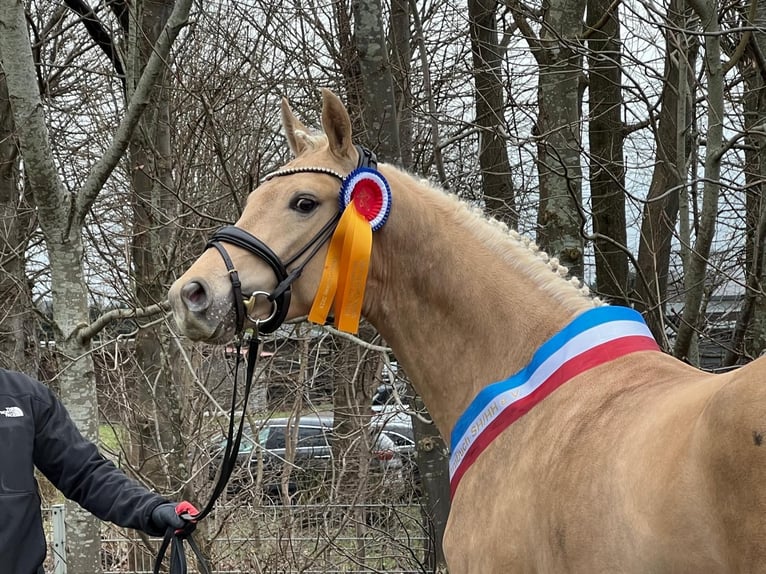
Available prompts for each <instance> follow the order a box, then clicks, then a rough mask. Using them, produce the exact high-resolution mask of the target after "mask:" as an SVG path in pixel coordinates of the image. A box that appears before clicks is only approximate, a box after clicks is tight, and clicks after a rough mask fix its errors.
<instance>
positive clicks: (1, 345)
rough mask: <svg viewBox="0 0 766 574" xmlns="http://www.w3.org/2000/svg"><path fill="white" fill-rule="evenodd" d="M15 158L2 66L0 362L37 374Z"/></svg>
mask: <svg viewBox="0 0 766 574" xmlns="http://www.w3.org/2000/svg"><path fill="white" fill-rule="evenodd" d="M0 61H2V56H0ZM19 160H20V157H19V150H18V142H17V141H16V137H15V135H14V125H13V112H12V110H11V102H10V99H9V97H8V88H7V86H6V82H5V74H4V73H3V71H2V69H1V68H0V222H1V225H0V366H3V367H5V368H6V369H13V370H17V371H23V372H26V373H29V374H30V375H35V374H36V365H35V358H36V356H37V348H38V345H37V343H38V341H37V338H38V336H37V333H36V332H35V326H36V324H37V322H36V321H35V318H34V314H33V309H32V293H31V289H30V286H29V283H28V282H27V279H26V275H25V272H24V271H25V264H26V257H25V253H26V250H27V238H28V234H29V233H28V230H29V228H30V220H32V214H33V212H32V210H31V209H29V207H28V206H27V205H26V201H25V199H24V198H23V196H22V193H21V190H20V186H21V180H20V178H19V163H20V162H19Z"/></svg>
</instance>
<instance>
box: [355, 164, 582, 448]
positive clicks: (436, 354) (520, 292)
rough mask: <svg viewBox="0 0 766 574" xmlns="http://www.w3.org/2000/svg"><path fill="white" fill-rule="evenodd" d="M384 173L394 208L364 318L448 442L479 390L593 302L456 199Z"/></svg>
mask: <svg viewBox="0 0 766 574" xmlns="http://www.w3.org/2000/svg"><path fill="white" fill-rule="evenodd" d="M382 167H383V166H382ZM381 171H382V172H383V173H384V175H385V176H386V178H387V179H388V180H389V183H390V185H391V190H392V194H393V202H392V211H391V217H390V220H389V222H388V223H386V225H385V226H384V227H383V228H382V229H381V231H380V232H377V233H376V236H375V238H374V248H373V261H372V265H371V268H370V276H369V278H368V288H367V289H368V296H367V297H365V315H366V316H367V318H368V319H369V320H370V322H371V323H372V324H373V325H375V326H376V328H377V329H378V331H379V332H380V333H381V334H382V335H383V337H384V338H385V339H386V341H387V343H388V344H389V345H390V346H391V348H392V349H393V351H394V353H395V355H396V358H397V360H398V361H399V362H400V364H401V365H403V366H404V369H405V371H406V372H407V374H408V375H409V377H410V379H411V380H412V381H413V385H414V386H415V388H416V390H417V392H418V393H419V394H420V396H421V397H422V398H423V401H424V402H425V404H426V406H427V407H428V410H429V413H430V415H431V416H432V417H433V419H434V422H435V423H436V425H437V427H438V428H439V431H440V432H441V434H442V436H443V437H445V439H448V438H449V434H450V432H451V430H452V427H453V426H454V424H455V421H456V420H457V418H458V417H459V416H460V415H461V414H462V412H463V411H464V410H465V408H466V407H467V406H468V404H469V403H470V402H471V400H472V399H473V398H474V397H475V396H476V394H477V393H478V392H479V390H480V389H481V388H483V387H484V386H486V385H488V384H491V383H493V382H496V381H499V380H502V379H504V378H506V377H508V376H509V375H511V374H513V373H515V372H516V371H518V370H519V369H521V368H522V367H523V366H524V365H525V364H526V363H527V362H528V361H529V359H530V358H531V356H532V354H533V353H534V352H535V351H536V350H537V348H538V347H539V346H540V345H541V344H542V343H543V342H544V341H545V340H547V339H548V338H549V337H550V336H552V335H553V334H554V333H555V332H557V331H558V330H560V329H561V328H562V327H563V326H564V325H565V324H566V323H568V322H569V321H570V320H571V319H572V318H573V317H574V316H576V315H578V314H579V313H581V312H582V311H584V310H585V309H587V308H589V307H593V306H594V302H593V301H592V300H590V299H589V298H587V297H585V296H583V295H582V294H581V293H580V292H579V291H578V290H577V289H576V288H575V287H573V286H572V285H571V284H570V283H568V282H567V281H566V280H564V279H562V278H560V277H558V276H556V275H555V274H554V273H553V272H552V271H551V268H550V266H549V265H547V264H546V263H545V262H543V261H541V260H540V259H539V258H537V257H536V256H535V255H534V254H533V253H530V249H529V247H528V246H526V245H524V244H523V243H521V242H519V241H514V240H512V239H511V238H510V237H509V236H508V235H507V234H502V235H500V233H501V232H500V231H497V230H494V229H491V226H490V224H489V223H487V222H486V221H482V220H480V219H479V218H478V217H476V216H475V215H473V214H471V213H470V211H469V210H468V209H466V208H465V207H462V206H460V205H458V204H457V202H455V200H453V199H450V198H448V197H447V196H446V195H444V194H443V193H441V192H438V191H436V190H433V189H431V188H429V187H428V186H426V185H425V184H423V183H419V182H417V181H416V180H414V179H413V178H411V177H410V176H408V175H406V174H403V173H401V172H399V171H398V170H394V169H393V168H389V169H385V168H383V169H381ZM514 260H517V261H521V262H522V263H519V264H512V263H511V262H512V261H514ZM527 263H528V264H527Z"/></svg>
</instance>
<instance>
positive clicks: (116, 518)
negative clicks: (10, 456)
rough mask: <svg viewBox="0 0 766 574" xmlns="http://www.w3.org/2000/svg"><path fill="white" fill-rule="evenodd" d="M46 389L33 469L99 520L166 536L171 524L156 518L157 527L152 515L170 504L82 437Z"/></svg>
mask: <svg viewBox="0 0 766 574" xmlns="http://www.w3.org/2000/svg"><path fill="white" fill-rule="evenodd" d="M41 386H42V385H41ZM43 388H44V391H43V392H42V393H41V396H40V397H39V399H38V400H39V405H38V406H39V408H38V409H36V413H35V418H36V421H35V422H36V426H37V428H36V434H35V445H34V448H35V451H34V462H35V466H37V468H38V469H40V471H41V472H42V473H43V474H44V475H45V476H46V477H47V478H48V480H50V481H51V482H52V483H53V485H54V486H55V487H56V488H58V489H59V490H60V491H61V492H62V493H63V494H64V496H66V497H67V498H69V499H71V500H74V501H75V502H77V503H78V504H80V506H82V507H83V508H85V509H86V510H88V511H89V512H91V513H93V514H94V515H95V516H97V517H98V518H100V519H101V520H108V521H110V522H113V523H115V524H117V525H119V526H124V527H129V528H135V529H139V530H142V531H144V532H146V533H148V534H150V535H153V536H159V535H162V534H163V533H164V531H165V528H166V527H167V526H168V525H167V524H166V523H165V524H163V523H162V521H161V519H157V521H158V522H159V523H157V522H156V521H155V520H153V519H152V511H153V510H154V509H155V508H156V507H158V506H159V505H160V504H163V503H165V504H166V503H169V502H170V501H168V500H167V499H165V498H163V497H161V496H159V495H158V494H156V493H153V492H151V491H149V490H148V489H146V488H145V487H144V486H142V485H141V484H139V483H138V482H137V481H135V480H133V479H131V478H130V477H128V476H127V475H126V474H125V473H124V472H123V471H121V470H120V469H118V468H117V467H116V466H115V465H114V464H113V463H112V462H111V461H109V460H107V459H105V458H104V457H103V455H102V454H101V453H100V452H99V450H98V448H97V447H96V445H95V444H93V443H92V442H90V441H88V440H87V439H85V437H83V436H82V434H80V431H79V430H78V429H77V427H76V426H75V424H74V422H73V421H72V419H71V418H70V416H69V413H68V412H67V411H66V409H65V408H64V406H63V405H62V404H61V402H60V401H59V400H58V398H56V396H55V395H54V394H53V393H52V392H51V391H50V390H48V389H47V388H45V387H43ZM157 516H158V513H155V518H157Z"/></svg>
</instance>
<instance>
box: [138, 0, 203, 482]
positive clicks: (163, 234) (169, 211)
mask: <svg viewBox="0 0 766 574" xmlns="http://www.w3.org/2000/svg"><path fill="white" fill-rule="evenodd" d="M173 5H174V1H173V0H164V1H162V2H156V1H151V2H136V3H134V4H132V5H131V10H132V11H133V13H132V16H133V17H132V18H131V20H130V21H131V23H135V25H134V26H132V27H131V30H130V34H129V38H130V41H129V45H130V46H131V59H130V65H129V67H128V69H129V71H128V75H129V77H128V86H129V88H128V92H129V94H130V93H132V91H133V89H134V88H135V86H136V84H137V82H138V79H139V78H140V76H141V74H142V72H143V70H144V68H145V66H146V63H147V62H148V60H149V56H150V55H151V53H152V50H153V49H154V45H155V44H156V42H157V40H158V38H159V36H160V34H161V33H162V30H163V28H164V26H165V24H166V23H167V21H168V18H169V17H170V14H171V12H172V10H173ZM166 77H167V73H162V74H161V75H160V76H159V78H158V79H157V81H156V89H155V90H154V91H153V93H152V97H151V98H150V103H149V105H148V106H147V109H146V111H145V112H144V115H143V117H142V119H141V121H140V122H139V125H138V129H136V131H135V132H134V133H133V138H132V141H131V145H130V165H131V177H132V188H131V190H132V198H131V203H132V205H133V235H132V237H131V243H132V246H131V253H132V257H133V266H132V267H133V270H134V273H135V286H136V294H135V296H136V305H137V306H138V307H147V306H149V305H154V304H157V303H160V302H161V301H163V300H164V298H165V295H166V293H167V289H168V276H169V274H170V273H169V267H170V262H169V261H168V257H167V253H168V252H170V251H171V249H170V244H171V241H172V235H171V230H172V221H173V220H174V210H175V208H176V201H175V198H174V197H173V195H172V190H173V189H174V182H173V179H172V177H171V164H172V158H171V153H172V152H171V144H170V121H171V118H170V102H169V92H168V89H167V81H166ZM168 337H169V333H168V331H167V327H166V326H165V325H164V324H159V325H154V326H152V327H149V328H146V329H141V330H139V332H138V334H137V335H136V361H137V364H138V380H137V381H136V385H137V387H136V392H137V397H138V405H137V406H138V408H137V409H134V412H135V415H134V416H135V418H134V420H133V421H132V423H133V425H134V426H133V427H132V428H131V437H132V440H133V445H132V448H131V450H132V451H133V453H134V457H135V458H134V461H133V463H134V465H135V466H136V468H141V469H142V470H143V472H144V474H145V476H146V477H147V478H148V479H149V480H150V481H151V483H152V484H154V485H156V486H157V488H159V489H160V490H162V491H165V492H177V491H178V490H180V488H181V487H182V485H183V483H184V481H185V480H186V479H187V478H188V474H189V472H188V469H187V468H186V459H185V449H184V448H183V437H182V432H181V431H182V428H183V396H184V383H183V377H182V373H185V372H186V370H185V369H177V373H176V376H174V373H173V370H174V369H173V368H172V363H173V362H172V361H171V360H170V358H169V357H168V349H174V348H175V346H173V347H171V346H170V345H169V344H168Z"/></svg>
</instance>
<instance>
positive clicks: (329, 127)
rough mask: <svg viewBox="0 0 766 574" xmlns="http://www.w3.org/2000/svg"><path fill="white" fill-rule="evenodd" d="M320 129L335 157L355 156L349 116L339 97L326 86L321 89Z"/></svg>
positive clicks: (353, 157)
mask: <svg viewBox="0 0 766 574" xmlns="http://www.w3.org/2000/svg"><path fill="white" fill-rule="evenodd" d="M322 129H323V130H324V132H325V134H326V135H327V141H328V142H329V144H330V152H332V154H333V155H334V156H335V157H337V158H338V159H355V158H356V156H355V154H356V150H355V149H354V144H353V143H351V118H350V117H349V116H348V112H347V111H346V107H345V106H344V105H343V102H341V101H340V98H339V97H338V96H336V95H335V94H333V93H332V92H331V91H330V90H328V89H326V88H323V89H322Z"/></svg>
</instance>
